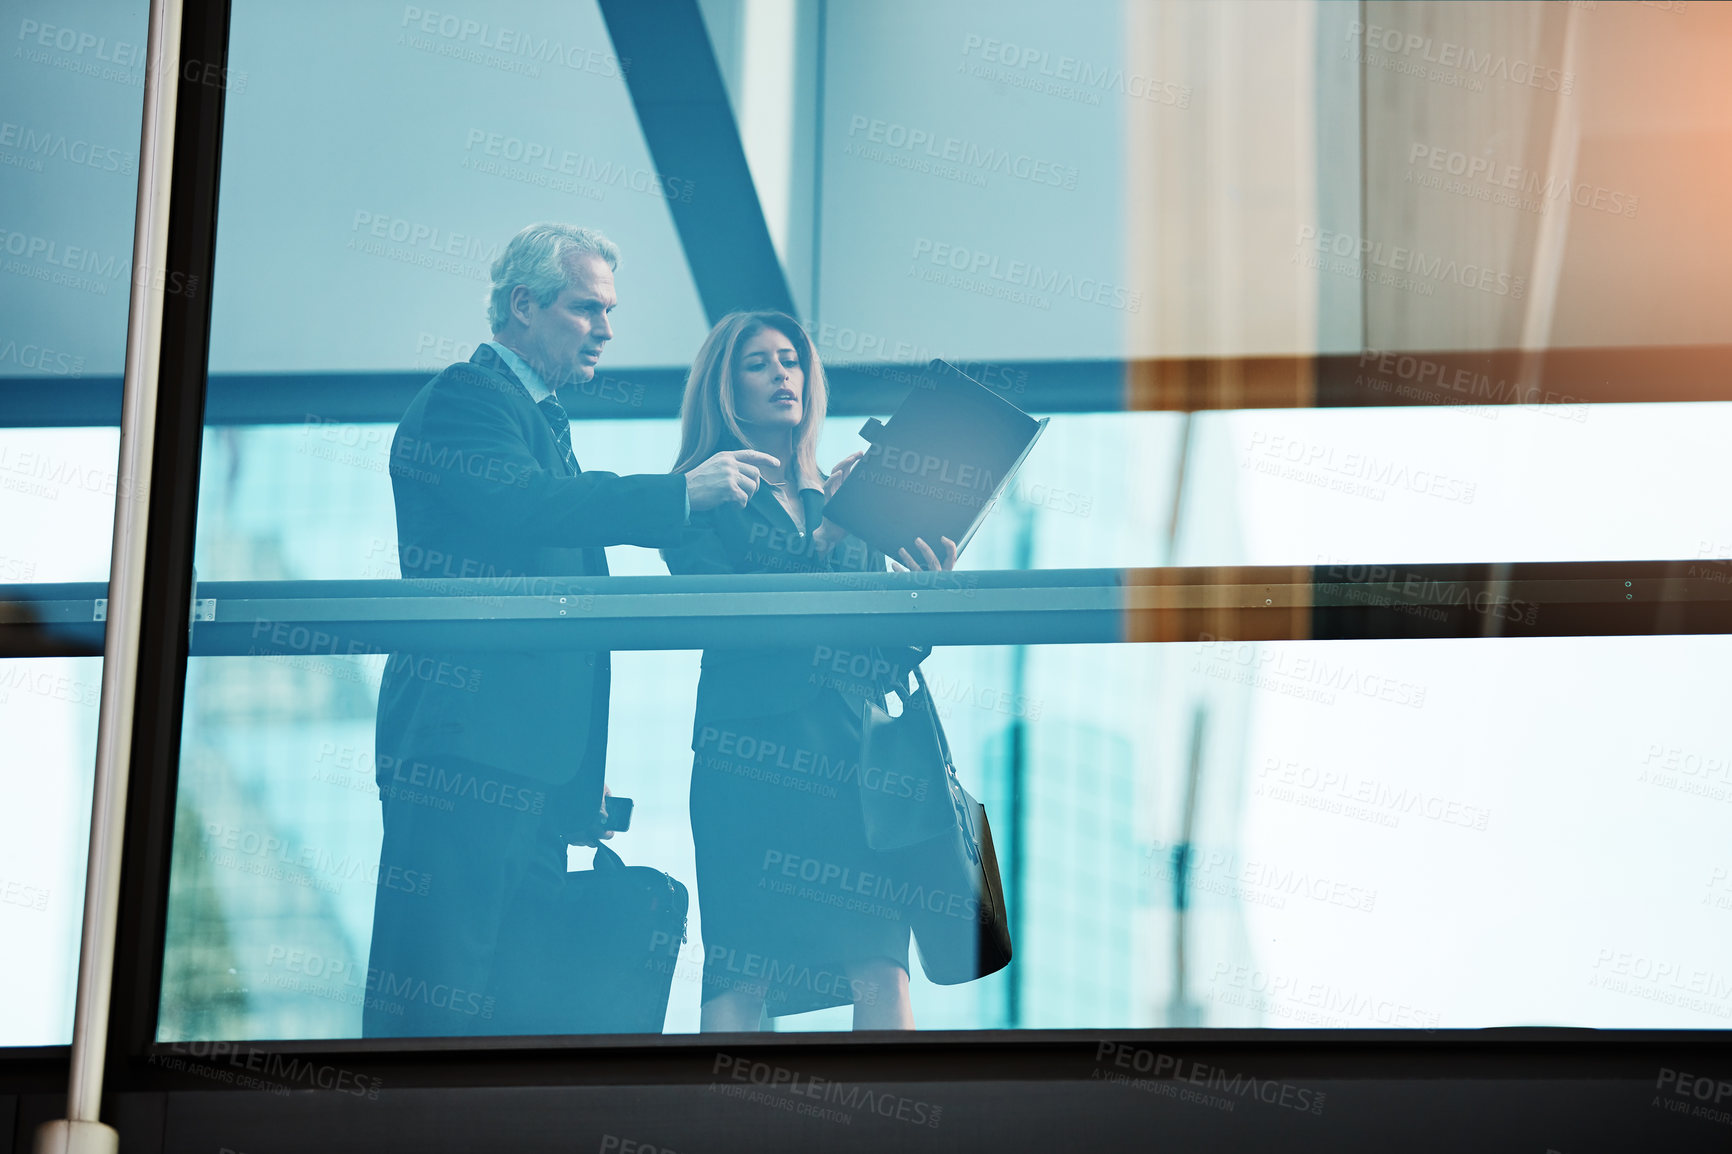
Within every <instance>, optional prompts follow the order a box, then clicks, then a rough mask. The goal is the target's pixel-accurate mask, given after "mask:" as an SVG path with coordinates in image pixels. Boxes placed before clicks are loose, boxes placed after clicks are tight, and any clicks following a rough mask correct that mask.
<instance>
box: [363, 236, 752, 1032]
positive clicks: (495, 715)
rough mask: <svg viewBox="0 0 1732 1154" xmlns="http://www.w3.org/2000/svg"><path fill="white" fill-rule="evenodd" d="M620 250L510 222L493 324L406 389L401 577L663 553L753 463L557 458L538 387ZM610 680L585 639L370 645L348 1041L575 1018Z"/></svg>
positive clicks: (537, 571)
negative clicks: (639, 468) (362, 931)
mask: <svg viewBox="0 0 1732 1154" xmlns="http://www.w3.org/2000/svg"><path fill="white" fill-rule="evenodd" d="M618 265H619V251H618V249H617V248H616V247H615V246H614V244H613V243H612V242H611V241H609V240H608V239H607V238H606V237H604V236H602V235H601V234H599V233H597V232H594V231H591V230H589V229H584V228H578V227H575V226H572V225H565V224H536V225H531V226H530V227H528V228H526V229H524V230H523V231H522V232H520V233H518V234H517V235H516V236H515V237H513V238H512V240H511V242H510V243H509V244H508V245H507V246H506V248H505V251H504V252H503V253H502V254H501V255H500V257H499V259H498V260H496V261H495V262H494V264H493V268H492V281H493V283H492V288H491V290H490V293H489V298H488V310H487V313H488V321H489V323H490V325H491V326H492V331H493V339H492V340H491V341H488V342H486V343H484V344H482V345H481V346H480V347H479V348H477V349H476V350H475V355H474V356H472V357H470V359H469V360H468V361H467V362H466V363H459V364H454V365H451V366H450V367H448V368H446V369H445V370H444V371H443V372H441V373H440V374H439V375H438V376H437V377H435V378H434V379H433V380H432V381H430V382H428V384H427V385H426V386H424V387H423V388H422V389H421V391H420V392H419V393H417V394H416V396H415V399H414V400H413V401H411V402H410V404H409V408H408V410H407V411H406V412H405V413H404V415H403V419H402V421H401V422H400V423H399V424H398V427H397V433H396V436H395V437H394V438H393V440H392V443H391V489H392V495H393V498H394V500H395V504H396V512H397V538H398V556H399V560H400V565H401V568H402V574H403V576H404V577H406V578H412V577H421V578H448V577H455V578H465V577H523V578H529V579H535V578H550V577H594V576H601V575H605V574H606V573H607V557H606V554H605V553H604V552H603V548H604V547H605V546H608V545H638V546H642V547H644V548H652V549H653V548H658V547H662V546H673V545H676V544H678V543H679V540H680V535H681V530H682V529H683V528H684V527H685V526H686V525H687V524H688V523H689V520H690V517H691V514H692V513H693V512H694V511H696V512H702V511H703V510H705V509H711V508H715V507H717V506H720V505H724V504H735V505H743V504H744V503H745V502H746V501H747V500H748V499H750V497H751V495H752V493H753V492H755V491H756V489H757V487H758V484H759V481H760V475H759V471H758V470H759V467H760V466H764V465H768V466H770V467H772V468H773V467H775V462H774V461H773V460H772V459H771V458H769V457H767V456H766V455H765V454H762V453H754V452H749V451H736V452H723V453H717V454H716V455H715V456H713V457H711V458H710V459H709V460H707V461H706V462H704V464H703V465H702V466H701V467H700V468H698V469H696V470H693V471H692V472H691V473H688V474H686V475H684V476H681V475H679V474H654V475H645V476H623V477H622V476H619V475H617V474H614V473H604V472H597V471H586V470H584V469H583V468H582V467H581V466H580V465H579V464H578V458H577V455H576V452H575V449H574V446H573V440H572V430H571V426H570V422H569V421H568V419H567V416H566V413H565V409H564V408H563V406H562V405H561V403H560V401H559V389H560V388H561V387H562V386H564V385H568V384H571V383H574V382H576V383H581V382H585V381H588V380H590V379H591V378H592V377H593V376H594V375H595V370H596V365H597V364H598V363H599V362H600V360H601V355H602V351H603V349H604V348H605V346H606V345H607V342H608V341H609V340H611V339H612V338H613V327H612V322H611V318H610V314H611V313H612V312H613V309H614V305H615V303H616V301H615V291H614V278H613V274H614V271H615V270H616V269H617V268H618ZM545 585H546V582H545V581H542V582H539V583H532V584H531V585H530V587H531V588H538V587H544V586H545ZM608 686H609V666H608V655H607V653H605V652H573V651H556V650H545V649H541V650H523V649H515V650H514V649H511V648H509V647H505V646H502V645H494V644H488V643H487V642H485V641H483V642H478V643H477V644H475V645H473V646H470V647H466V648H463V649H453V648H451V647H449V646H441V647H437V648H436V647H434V646H431V645H429V646H423V647H410V646H405V647H404V649H403V650H402V651H399V652H395V653H392V654H391V655H390V657H389V658H388V659H387V663H386V669H385V674H384V679H383V682H382V684H381V686H380V690H379V711H378V718H377V734H376V742H375V750H376V758H375V764H376V776H377V779H378V784H379V794H380V801H381V805H382V807H383V812H384V843H383V845H382V847H381V849H380V854H379V878H378V887H377V901H376V904H375V908H374V915H373V938H372V950H371V954H370V956H369V959H368V970H367V981H366V994H365V998H364V1001H363V1009H362V1032H363V1034H364V1035H365V1036H367V1037H415V1036H419V1037H450V1036H465V1035H481V1034H513V1033H549V1034H557V1033H568V1032H574V1031H576V1030H577V1029H580V1028H581V1021H582V1012H581V1011H582V1004H583V999H584V998H585V997H589V998H592V999H593V998H594V997H595V996H596V992H594V991H580V990H573V989H571V988H569V987H570V985H571V983H569V982H564V981H562V980H561V977H560V973H561V963H562V961H564V960H567V959H562V958H561V957H559V956H558V955H559V953H560V951H561V945H560V935H561V931H562V930H563V931H564V932H565V933H566V934H567V935H569V933H570V931H571V927H569V926H568V925H567V924H566V923H567V922H568V921H569V918H570V915H569V914H567V913H565V912H563V911H562V910H561V907H560V903H559V895H560V892H561V885H562V883H563V880H564V873H565V858H566V847H567V845H568V844H586V845H593V844H595V842H596V840H597V839H598V838H599V837H601V836H603V831H602V824H603V821H604V819H605V816H606V811H605V809H604V792H605V787H604V784H603V783H604V780H605V778H604V771H605V761H606V755H607V713H608ZM602 996H605V992H603V994H602Z"/></svg>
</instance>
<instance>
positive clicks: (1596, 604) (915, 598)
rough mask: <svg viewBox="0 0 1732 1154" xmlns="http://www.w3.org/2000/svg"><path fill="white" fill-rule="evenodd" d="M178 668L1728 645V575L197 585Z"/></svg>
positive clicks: (1657, 566) (1, 626)
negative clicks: (996, 649) (474, 657)
mask: <svg viewBox="0 0 1732 1154" xmlns="http://www.w3.org/2000/svg"><path fill="white" fill-rule="evenodd" d="M106 594H107V587H106V586H104V585H101V584H97V583H94V582H90V583H76V584H37V585H10V586H0V656H11V657H26V656H29V657H47V656H88V655H95V654H98V653H100V652H101V646H102V630H103V619H104V617H105V616H106V613H105V609H106V602H105V601H104V600H103V598H104V597H105V596H106ZM188 619H189V628H190V630H191V637H190V643H189V650H188V651H189V653H191V654H192V655H193V656H235V655H248V654H272V653H300V654H313V655H319V654H324V655H330V656H348V655H354V654H363V653H379V652H388V651H391V650H393V649H402V648H416V649H427V648H435V649H438V648H447V649H470V648H489V649H573V650H581V649H702V648H708V647H728V646H741V645H762V644H763V643H764V640H765V638H766V637H773V638H774V640H775V643H777V644H810V643H830V644H883V645H902V644H928V645H1012V644H1065V643H1069V644H1080V643H1095V644H1099V643H1114V642H1151V641H1197V640H1217V639H1235V640H1306V639H1310V640H1329V639H1344V638H1372V637H1383V638H1416V639H1417V638H1442V637H1487V636H1510V637H1513V636H1527V637H1534V636H1580V635H1608V636H1610V635H1628V634H1655V633H1719V632H1732V562H1723V561H1687V560H1686V561H1631V562H1552V563H1534V564H1498V565H1490V564H1488V565H1351V566H1348V565H1341V566H1318V567H1312V566H1244V567H1225V568H1217V567H1211V568H1170V569H1045V570H997V571H982V572H967V571H964V572H957V573H943V574H935V573H818V574H776V575H738V576H735V575H717V576H697V577H599V578H590V577H540V576H515V577H487V578H450V579H444V578H432V579H417V580H373V581H217V582H203V583H201V584H199V585H198V587H197V588H196V590H195V596H194V599H193V602H192V604H191V605H190V606H189V607H188Z"/></svg>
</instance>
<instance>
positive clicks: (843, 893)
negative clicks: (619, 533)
mask: <svg viewBox="0 0 1732 1154" xmlns="http://www.w3.org/2000/svg"><path fill="white" fill-rule="evenodd" d="M825 405H826V393H825V385H824V370H823V367H822V366H821V365H820V364H819V363H818V356H817V352H816V351H815V350H814V349H813V347H812V342H811V339H810V338H809V337H808V336H807V335H806V332H805V330H804V329H802V328H801V327H800V325H799V322H797V321H795V320H794V319H793V318H792V317H788V316H785V315H783V314H781V313H734V314H732V315H730V316H728V317H725V318H723V320H722V321H721V323H719V324H718V325H717V326H716V327H715V329H714V330H713V331H712V332H711V333H710V335H709V337H708V339H707V340H705V341H704V344H703V347H702V348H701V349H700V350H699V351H698V356H697V360H696V362H695V363H694V364H693V365H692V371H691V375H690V376H689V377H688V378H687V380H686V391H685V399H684V402H683V404H682V405H681V409H680V450H679V457H678V460H677V462H676V463H675V465H674V472H676V473H686V472H689V471H690V470H692V469H694V468H695V467H696V466H698V465H700V464H702V463H703V462H704V461H706V460H708V459H709V458H710V457H711V456H713V455H714V454H716V453H718V452H729V451H733V452H736V453H737V454H738V459H739V461H740V462H741V464H742V468H741V470H740V475H739V476H738V477H737V478H735V479H734V481H733V484H734V485H735V486H736V488H735V491H734V492H733V494H732V499H731V500H730V501H729V502H728V503H725V504H722V505H719V506H717V507H716V508H714V509H709V510H706V511H704V512H701V513H693V514H692V518H691V522H692V523H691V527H690V528H689V529H688V530H687V532H686V535H685V537H684V539H683V540H682V542H681V544H680V545H679V546H678V547H677V548H673V549H664V550H662V556H663V558H664V559H665V560H666V562H667V565H668V569H669V570H670V571H671V572H674V573H681V574H684V573H806V572H825V571H835V570H855V571H867V572H870V571H874V570H882V569H883V568H884V566H885V558H884V556H883V555H882V554H879V553H875V552H872V551H870V550H868V549H867V548H866V546H865V545H864V543H862V542H861V541H860V540H859V539H857V538H850V537H848V536H847V534H846V532H845V531H844V530H842V529H841V528H840V527H839V526H837V525H836V524H835V523H833V522H831V521H827V520H825V519H824V503H825V501H826V500H827V499H828V498H829V497H830V496H831V495H833V494H834V493H835V492H836V490H837V488H839V487H840V485H841V483H842V481H843V480H844V479H845V478H846V477H847V475H848V472H849V470H850V469H852V468H853V466H854V464H855V462H856V461H858V460H859V456H860V455H859V454H858V453H856V454H854V455H853V456H851V457H848V458H845V459H844V460H843V461H842V462H841V463H840V464H838V465H837V466H836V468H835V469H834V470H832V471H831V472H830V474H829V475H828V476H826V475H825V474H823V473H822V472H820V471H819V469H818V466H817V459H816V448H817V440H818V435H819V433H820V431H821V429H822V427H823V423H824V412H825ZM939 546H940V552H942V554H943V556H942V557H940V556H939V554H938V552H935V551H934V550H933V549H932V548H931V547H930V546H928V545H927V544H926V543H925V542H924V541H917V542H916V551H917V552H918V554H919V555H918V556H913V555H910V553H909V552H908V551H907V550H902V551H901V556H900V561H901V562H902V566H901V567H904V568H911V569H939V568H945V569H948V568H951V567H952V566H954V565H955V563H956V546H955V545H954V544H953V543H952V542H951V541H950V540H949V539H948V538H945V539H942V540H941V541H940V542H939ZM863 650H864V647H862V646H859V645H855V646H853V647H852V648H851V649H850V648H849V647H847V646H842V645H837V646H818V647H813V646H789V645H785V644H778V639H777V638H776V636H775V635H774V630H773V628H770V627H766V628H765V630H764V632H763V635H762V636H760V637H755V638H753V639H752V640H751V642H750V643H748V644H743V645H741V646H739V647H738V648H729V649H725V650H720V649H712V650H708V651H706V652H705V653H704V661H703V673H702V675H701V677H700V679H699V681H698V700H697V717H696V720H695V723H694V724H693V727H692V750H693V753H694V755H695V757H694V761H693V764H692V788H691V815H692V838H693V841H694V843H695V845H696V849H697V867H698V907H699V910H700V911H701V914H702V922H703V945H704V976H703V982H704V989H703V1010H702V1015H701V1020H700V1021H701V1028H702V1029H704V1030H723V1031H741V1030H756V1029H758V1028H759V1025H760V1022H761V1021H762V1016H763V1014H764V1013H766V1012H767V1013H769V1014H770V1015H772V1016H776V1015H782V1014H796V1013H802V1012H805V1011H808V1010H815V1009H822V1008H825V1007H828V1006H840V1005H848V1004H852V1005H853V1006H854V1028H855V1029H856V1030H892V1029H912V1028H913V1026H914V1017H913V1013H912V1010H911V1008H910V1006H909V1001H908V939H909V929H908V921H907V915H908V910H907V908H906V907H905V906H904V905H901V904H899V903H898V901H897V895H898V893H899V892H903V893H905V892H906V890H901V891H899V890H898V886H899V884H900V883H901V881H902V880H903V879H898V878H896V877H895V876H894V867H893V866H891V865H890V863H888V862H887V861H886V860H884V859H882V858H881V857H880V856H879V855H878V854H877V853H875V852H874V851H873V850H872V849H871V848H870V847H869V846H868V845H867V843H866V837H865V832H864V829H863V827H862V823H861V817H860V801H859V793H858V790H859V788H860V782H859V780H858V777H859V768H860V767H859V759H860V717H861V713H862V710H863V708H864V705H865V703H866V701H867V700H868V699H875V700H878V701H880V702H881V701H882V700H883V698H882V695H881V694H880V692H879V690H878V689H877V687H876V678H875V677H874V676H873V673H874V672H875V670H881V669H882V668H883V665H882V663H878V664H876V666H875V663H874V661H873V654H871V653H870V652H869V651H865V652H863Z"/></svg>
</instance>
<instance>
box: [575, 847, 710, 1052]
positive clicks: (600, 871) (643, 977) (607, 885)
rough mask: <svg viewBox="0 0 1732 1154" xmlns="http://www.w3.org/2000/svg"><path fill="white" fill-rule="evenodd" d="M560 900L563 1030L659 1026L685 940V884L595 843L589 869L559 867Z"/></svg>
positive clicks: (648, 1030) (644, 1030)
mask: <svg viewBox="0 0 1732 1154" xmlns="http://www.w3.org/2000/svg"><path fill="white" fill-rule="evenodd" d="M563 901H564V904H565V907H566V918H565V928H566V929H567V930H568V931H569V932H570V941H569V945H568V948H567V949H565V950H563V951H561V953H562V954H563V955H564V956H563V957H562V958H561V966H562V968H563V969H564V971H565V972H564V977H563V980H564V982H565V983H567V984H568V985H567V989H568V990H569V991H570V992H571V993H572V995H573V999H572V1002H571V1003H569V1004H570V1006H571V1014H570V1018H569V1020H570V1022H571V1024H572V1027H573V1028H572V1031H571V1032H573V1033H585V1034H659V1033H661V1032H662V1027H663V1026H664V1025H665V1023H666V1021H667V1015H668V995H669V993H670V991H671V990H672V989H673V981H674V967H675V965H676V964H677V963H678V961H679V951H680V946H681V945H682V944H683V943H684V942H685V940H686V912H687V910H688V908H689V906H690V897H689V896H688V894H687V892H686V887H685V886H683V885H681V884H680V883H679V882H677V881H675V880H674V879H673V878H672V877H670V876H669V875H667V874H665V873H663V872H662V871H661V870H658V869H652V868H651V867H649V866H628V865H626V864H625V862H623V861H621V860H620V856H619V855H618V854H617V853H615V852H614V851H613V850H611V849H609V848H608V847H607V846H605V845H602V846H597V847H596V851H595V866H594V868H593V869H587V870H578V871H574V872H572V873H568V874H566V875H565V892H564V897H563Z"/></svg>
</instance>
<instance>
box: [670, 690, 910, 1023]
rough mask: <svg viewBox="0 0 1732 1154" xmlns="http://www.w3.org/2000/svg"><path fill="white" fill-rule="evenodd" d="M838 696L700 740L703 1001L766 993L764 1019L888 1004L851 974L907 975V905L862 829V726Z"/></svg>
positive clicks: (695, 768)
mask: <svg viewBox="0 0 1732 1154" xmlns="http://www.w3.org/2000/svg"><path fill="white" fill-rule="evenodd" d="M855 708H856V707H855V706H853V705H851V704H850V702H849V701H848V700H847V699H846V698H844V697H843V696H842V695H841V694H839V693H834V692H826V693H824V694H822V695H821V696H820V697H819V698H818V699H817V700H816V701H814V702H813V703H812V704H811V705H810V706H808V707H806V708H804V709H801V710H798V711H795V712H792V713H782V714H776V715H773V716H769V717H753V718H746V719H744V720H739V721H727V722H720V723H717V724H715V725H706V726H701V727H700V728H699V731H698V733H697V734H696V735H695V738H696V740H695V741H694V743H693V745H694V748H693V752H694V754H695V760H694V762H693V765H692V791H691V812H692V838H693V841H694V842H695V844H696V850H697V867H698V911H699V916H700V918H701V921H702V934H703V945H704V979H703V980H704V992H703V998H704V1001H706V1002H707V1001H709V1000H711V999H712V998H714V997H716V996H718V995H720V994H724V993H727V992H729V991H741V992H747V993H754V994H755V993H757V992H758V991H760V990H761V991H763V992H764V1003H765V1007H766V1009H767V1010H768V1012H769V1013H770V1014H771V1015H780V1014H799V1013H804V1012H806V1011H808V1010H818V1009H823V1008H825V1007H828V1006H842V1005H849V1004H853V1003H857V1002H858V1003H865V1004H871V1003H872V1002H874V1001H876V1000H877V998H878V997H880V996H888V991H880V990H878V989H876V988H875V986H874V984H873V983H870V982H867V981H864V980H861V979H858V978H854V977H851V976H850V973H849V967H850V966H851V965H852V964H854V963H857V962H863V961H867V960H870V959H880V958H882V959H889V960H890V961H892V962H895V963H896V964H897V965H899V966H901V967H902V968H903V970H905V971H906V970H907V968H908V938H909V923H908V909H907V906H906V903H905V902H903V901H901V900H900V891H899V889H898V886H899V885H900V884H901V883H900V882H899V881H898V880H897V879H896V878H894V877H893V876H891V873H890V871H891V870H893V868H894V867H893V866H892V864H891V863H890V862H889V860H888V859H887V858H885V857H884V856H883V855H880V854H878V853H876V852H875V851H874V850H872V848H871V847H870V846H868V845H867V844H866V835H865V831H864V829H863V826H862V823H861V817H860V796H859V788H860V787H859V781H858V775H859V771H860V765H859V759H860V718H859V715H858V713H856V712H855Z"/></svg>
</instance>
